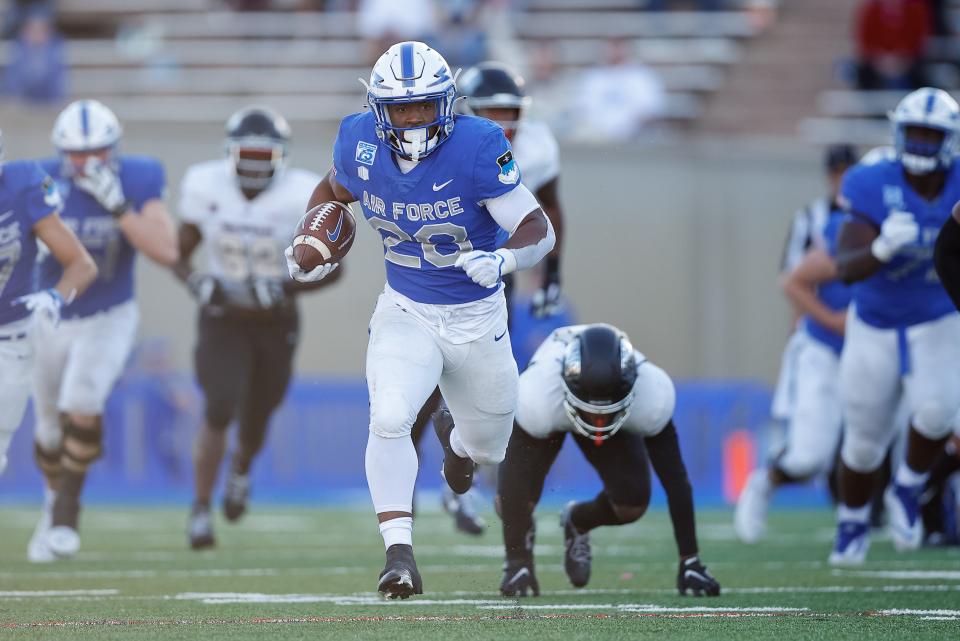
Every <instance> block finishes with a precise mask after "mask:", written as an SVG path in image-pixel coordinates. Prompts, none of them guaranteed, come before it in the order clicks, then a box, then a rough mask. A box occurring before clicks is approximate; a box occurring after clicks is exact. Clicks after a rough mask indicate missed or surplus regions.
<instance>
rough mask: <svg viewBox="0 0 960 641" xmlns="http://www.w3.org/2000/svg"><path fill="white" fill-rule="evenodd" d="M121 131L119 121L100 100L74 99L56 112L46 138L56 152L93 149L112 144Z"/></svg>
mask: <svg viewBox="0 0 960 641" xmlns="http://www.w3.org/2000/svg"><path fill="white" fill-rule="evenodd" d="M122 134H123V129H122V128H121V127H120V121H119V120H117V117H116V116H115V115H114V113H113V112H112V111H110V110H109V109H108V108H107V107H106V106H105V105H104V104H103V103H102V102H98V101H96V100H77V101H75V102H71V103H70V104H69V105H67V108H66V109H64V110H63V111H61V112H60V115H59V116H57V121H56V122H55V123H54V125H53V133H51V134H50V141H51V142H52V143H53V146H54V147H56V148H57V150H59V151H60V152H68V151H94V150H96V149H106V148H107V147H113V146H114V145H116V144H117V142H118V141H119V140H120V136H121V135H122Z"/></svg>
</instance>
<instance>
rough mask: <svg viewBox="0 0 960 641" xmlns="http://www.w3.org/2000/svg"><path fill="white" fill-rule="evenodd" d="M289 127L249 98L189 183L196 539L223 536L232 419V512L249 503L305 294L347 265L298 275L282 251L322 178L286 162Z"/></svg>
mask: <svg viewBox="0 0 960 641" xmlns="http://www.w3.org/2000/svg"><path fill="white" fill-rule="evenodd" d="M289 138H290V129H289V126H288V125H287V122H286V121H285V120H284V119H283V117H282V116H280V115H279V114H277V113H276V112H274V111H272V110H270V109H267V108H259V107H253V108H247V109H243V110H241V111H239V112H237V113H236V114H234V115H233V116H232V117H231V118H230V120H229V121H228V122H227V144H226V149H227V157H226V158H223V159H219V160H213V161H209V162H203V163H199V164H197V165H193V166H192V167H190V168H189V169H188V170H187V173H186V175H185V176H184V179H183V185H182V187H181V203H180V215H181V217H182V218H183V224H182V225H181V226H180V230H179V244H180V262H179V263H178V264H177V265H176V266H175V269H174V271H175V273H176V274H177V276H178V277H179V278H180V279H181V280H183V281H184V283H186V285H187V287H188V288H189V289H190V292H191V294H192V295H193V296H194V298H195V299H196V300H197V302H198V303H199V304H200V314H199V321H198V336H197V346H196V351H195V353H194V358H195V365H196V371H197V379H198V380H199V383H200V387H201V388H202V390H203V395H204V400H205V402H206V407H205V411H204V424H203V426H202V427H201V429H200V432H199V433H198V435H197V440H196V445H195V448H194V492H195V499H194V504H193V508H192V510H191V514H190V520H189V524H188V533H187V535H188V538H189V543H190V546H191V547H192V548H194V549H200V548H205V547H210V546H212V545H214V536H213V527H212V522H211V518H210V500H211V496H212V494H213V486H214V484H215V482H216V479H217V476H218V473H219V469H220V462H221V460H222V459H223V455H224V451H225V449H226V432H227V427H228V425H229V424H230V423H231V422H232V421H234V420H236V422H237V423H238V432H237V439H236V449H235V450H234V452H233V457H232V461H231V463H230V471H229V474H228V476H227V484H226V489H225V492H224V498H223V511H224V516H225V517H226V518H227V520H229V521H235V520H237V519H239V518H240V517H241V516H242V515H243V513H244V512H245V511H246V508H247V500H248V498H249V494H250V480H249V473H250V466H251V464H252V463H253V459H254V457H255V456H256V455H257V453H258V452H259V451H260V449H261V448H262V447H263V442H264V439H265V437H266V434H267V425H268V422H269V420H270V415H271V414H272V413H273V411H274V410H275V409H276V408H277V407H278V406H279V405H280V403H281V401H282V400H283V397H284V395H285V393H286V390H287V385H288V383H289V382H290V376H291V372H292V366H293V355H294V351H295V350H296V346H297V342H298V338H299V318H298V313H297V307H296V304H295V301H294V298H295V296H296V294H297V293H299V292H300V291H303V290H307V289H316V288H318V287H326V286H328V285H330V284H332V283H334V282H336V280H337V279H338V278H339V277H340V275H341V274H342V273H343V269H342V268H341V269H338V270H337V271H336V272H334V273H333V274H331V275H330V277H328V278H326V279H324V280H323V281H322V282H319V283H316V284H301V283H297V282H295V281H293V280H291V279H290V278H289V277H288V274H287V268H286V265H285V259H284V255H283V251H284V248H285V247H286V246H287V245H288V244H289V243H290V238H291V237H292V235H293V231H294V229H295V228H296V225H297V221H298V220H299V218H300V217H301V216H302V215H303V211H304V210H305V209H306V208H307V202H308V201H309V200H310V194H311V193H312V192H313V188H314V186H315V185H316V184H317V182H319V180H320V178H319V176H317V175H316V174H313V173H311V172H308V171H304V170H301V169H294V168H288V167H287V166H286V164H287V163H286V152H287V144H288V142H289ZM201 242H203V243H205V244H206V246H207V257H208V267H207V269H206V270H202V271H200V270H194V267H193V265H192V263H191V258H192V256H193V253H194V251H195V250H196V249H197V247H198V246H199V245H200V243H201ZM341 267H342V266H341Z"/></svg>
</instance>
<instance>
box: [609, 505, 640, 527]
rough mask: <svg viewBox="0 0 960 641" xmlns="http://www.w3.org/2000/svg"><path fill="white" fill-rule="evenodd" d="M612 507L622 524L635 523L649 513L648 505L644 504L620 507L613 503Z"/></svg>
mask: <svg viewBox="0 0 960 641" xmlns="http://www.w3.org/2000/svg"><path fill="white" fill-rule="evenodd" d="M610 507H611V508H613V513H614V514H615V515H616V517H617V520H619V521H620V523H621V524H626V523H633V522H634V521H636V520H637V519H639V518H640V517H641V516H643V515H644V514H646V512H647V503H643V504H642V505H620V504H618V503H613V502H612V501H611V502H610Z"/></svg>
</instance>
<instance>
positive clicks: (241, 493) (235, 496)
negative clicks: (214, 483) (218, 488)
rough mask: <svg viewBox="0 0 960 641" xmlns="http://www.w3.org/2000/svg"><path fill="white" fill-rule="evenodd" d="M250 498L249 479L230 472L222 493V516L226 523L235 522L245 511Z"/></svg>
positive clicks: (244, 475)
mask: <svg viewBox="0 0 960 641" xmlns="http://www.w3.org/2000/svg"><path fill="white" fill-rule="evenodd" d="M249 498H250V477H249V476H248V475H246V474H237V473H236V472H233V471H231V472H230V474H229V475H228V476H227V487H226V489H225V490H224V493H223V515H224V516H225V517H226V518H227V520H228V521H236V520H237V519H239V518H240V517H241V516H243V515H244V514H245V513H246V511H247V500H248V499H249Z"/></svg>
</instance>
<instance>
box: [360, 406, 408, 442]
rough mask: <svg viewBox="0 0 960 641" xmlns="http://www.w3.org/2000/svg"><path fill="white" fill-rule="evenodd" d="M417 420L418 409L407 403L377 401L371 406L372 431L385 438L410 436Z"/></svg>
mask: <svg viewBox="0 0 960 641" xmlns="http://www.w3.org/2000/svg"><path fill="white" fill-rule="evenodd" d="M419 409H420V408H417V410H419ZM415 420H417V411H416V410H411V409H410V408H409V407H406V404H405V403H383V402H377V403H376V404H375V405H374V406H373V407H371V408H370V431H371V432H373V433H374V434H376V435H377V436H380V437H383V438H401V437H404V436H409V435H410V433H411V432H412V431H413V422H414V421H415Z"/></svg>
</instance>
